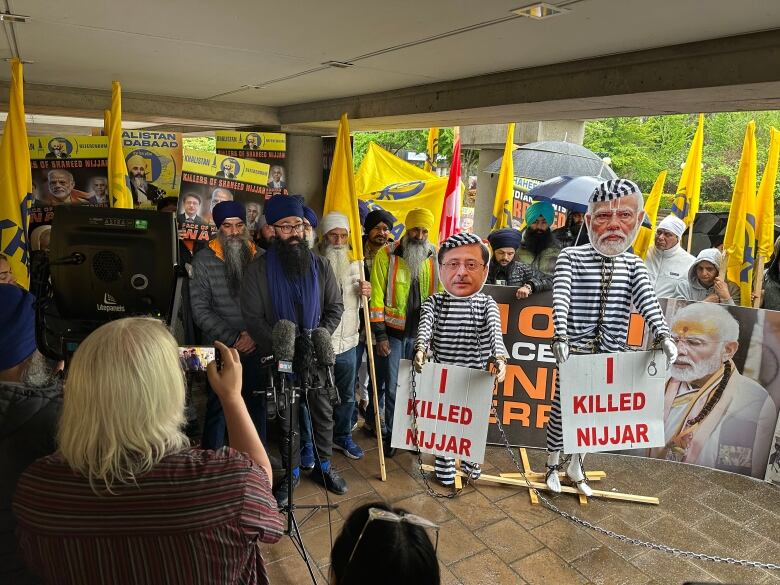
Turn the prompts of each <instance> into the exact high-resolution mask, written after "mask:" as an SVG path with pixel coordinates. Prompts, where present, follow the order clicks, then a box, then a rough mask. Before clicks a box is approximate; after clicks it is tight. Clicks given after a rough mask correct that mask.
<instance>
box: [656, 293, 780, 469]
mask: <svg viewBox="0 0 780 585" xmlns="http://www.w3.org/2000/svg"><path fill="white" fill-rule="evenodd" d="M660 301H661V307H662V308H663V309H664V314H665V315H666V320H667V322H668V323H669V325H670V327H671V330H672V337H673V339H674V341H675V343H676V344H677V350H678V352H679V356H678V358H677V361H676V362H675V363H674V364H673V365H672V368H671V370H670V371H669V372H668V377H667V381H666V385H665V393H664V427H665V445H664V446H662V447H660V448H656V449H650V450H649V451H648V452H645V453H641V454H643V455H648V456H650V457H655V458H659V459H668V460H672V461H680V462H683V463H692V464H695V465H703V466H705V467H713V468H715V469H722V470H724V471H732V472H734V473H741V474H743V475H750V476H752V477H756V478H764V477H765V475H766V473H767V461H768V460H769V457H770V452H771V449H772V447H773V445H774V442H775V435H776V426H777V420H778V407H780V312H777V311H768V310H763V309H751V308H749V307H738V306H731V305H719V304H714V303H703V302H690V301H685V300H678V299H660Z"/></svg>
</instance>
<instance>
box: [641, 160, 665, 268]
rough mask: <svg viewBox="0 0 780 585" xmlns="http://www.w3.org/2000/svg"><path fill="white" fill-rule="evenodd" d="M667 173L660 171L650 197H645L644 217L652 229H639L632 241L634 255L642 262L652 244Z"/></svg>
mask: <svg viewBox="0 0 780 585" xmlns="http://www.w3.org/2000/svg"><path fill="white" fill-rule="evenodd" d="M666 174H667V171H661V172H660V173H659V175H658V178H657V179H656V180H655V184H654V185H653V190H652V191H650V195H648V196H647V201H645V217H646V218H647V221H649V222H650V225H651V226H652V227H649V228H646V227H641V228H639V233H638V234H637V235H636V239H635V240H634V254H636V255H637V256H639V257H640V258H641V259H642V260H644V259H645V256H647V251H648V250H649V249H650V244H651V243H652V242H653V234H654V233H655V227H656V225H657V224H656V220H657V219H658V206H659V204H660V203H661V195H663V193H664V184H665V183H666Z"/></svg>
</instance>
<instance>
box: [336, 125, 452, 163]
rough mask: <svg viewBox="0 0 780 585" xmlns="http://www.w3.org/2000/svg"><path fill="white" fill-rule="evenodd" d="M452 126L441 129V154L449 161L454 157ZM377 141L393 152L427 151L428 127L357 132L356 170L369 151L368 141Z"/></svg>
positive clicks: (355, 138)
mask: <svg viewBox="0 0 780 585" xmlns="http://www.w3.org/2000/svg"><path fill="white" fill-rule="evenodd" d="M452 140H453V134H452V128H442V129H441V130H440V131H439V154H440V155H441V156H443V157H445V158H446V159H447V160H448V161H449V159H450V158H451V157H452ZM369 142H376V143H377V144H378V145H379V146H381V147H382V148H384V149H385V150H387V151H390V152H392V153H393V154H398V152H399V151H401V150H410V151H412V152H425V149H426V148H427V147H428V129H423V130H382V131H379V132H356V133H355V134H354V136H353V137H352V160H353V163H354V166H355V170H357V169H358V167H359V166H360V163H361V162H363V157H365V156H366V152H368V143H369Z"/></svg>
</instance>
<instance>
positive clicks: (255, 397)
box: [200, 353, 266, 449]
mask: <svg viewBox="0 0 780 585" xmlns="http://www.w3.org/2000/svg"><path fill="white" fill-rule="evenodd" d="M240 357H241V368H242V370H243V371H242V374H241V396H242V397H243V398H244V403H245V404H246V408H247V410H248V411H249V416H250V418H251V419H252V422H253V423H254V425H255V430H257V434H258V435H259V436H260V439H261V440H262V441H263V444H265V442H266V441H265V428H266V409H265V392H260V390H265V389H264V388H261V387H260V386H261V383H262V382H261V381H262V376H261V375H260V360H259V358H258V357H257V355H256V354H243V353H242V354H240ZM206 395H207V400H206V417H205V419H204V421H203V436H202V437H201V441H200V444H201V447H202V448H203V449H219V448H220V447H223V446H224V445H225V415H224V413H223V412H222V403H221V402H220V401H219V397H218V396H217V395H216V393H215V392H214V390H212V389H211V386H210V385H209V384H208V383H206Z"/></svg>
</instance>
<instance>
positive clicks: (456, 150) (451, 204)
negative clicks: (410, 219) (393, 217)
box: [439, 130, 461, 242]
mask: <svg viewBox="0 0 780 585" xmlns="http://www.w3.org/2000/svg"><path fill="white" fill-rule="evenodd" d="M460 170H461V169H460V132H457V130H456V132H455V145H454V146H453V147H452V163H450V177H449V180H448V181H447V192H446V195H445V196H444V206H443V207H442V210H441V223H440V224H439V242H443V241H444V240H446V239H447V238H449V237H450V236H452V235H454V234H457V233H459V232H460V185H461V182H460Z"/></svg>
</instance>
